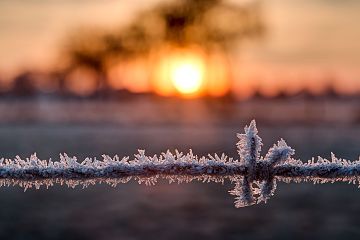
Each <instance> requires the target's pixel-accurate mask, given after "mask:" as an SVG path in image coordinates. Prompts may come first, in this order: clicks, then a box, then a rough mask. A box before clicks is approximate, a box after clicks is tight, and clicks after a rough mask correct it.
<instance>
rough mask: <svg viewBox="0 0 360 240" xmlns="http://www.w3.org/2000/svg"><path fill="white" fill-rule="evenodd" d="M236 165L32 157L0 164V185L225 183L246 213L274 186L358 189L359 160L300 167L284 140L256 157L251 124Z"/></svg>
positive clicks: (169, 157)
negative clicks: (230, 185)
mask: <svg viewBox="0 0 360 240" xmlns="http://www.w3.org/2000/svg"><path fill="white" fill-rule="evenodd" d="M237 136H238V138H239V142H238V143H237V148H238V153H239V159H232V158H229V157H227V156H225V155H224V154H222V155H220V156H219V155H217V154H215V155H210V154H209V155H208V156H206V157H198V156H196V155H194V154H193V153H192V151H191V150H190V152H189V153H187V154H184V153H181V152H178V151H175V153H171V152H170V151H167V152H165V153H162V154H160V155H154V156H146V155H145V151H144V150H139V151H138V153H137V154H135V155H134V159H132V160H130V158H129V157H123V158H119V157H118V156H114V157H110V156H107V155H103V156H102V157H103V159H102V160H101V161H100V160H97V159H91V158H86V159H85V160H84V161H82V162H79V161H78V160H77V159H76V157H69V156H68V155H66V154H63V155H60V161H52V160H51V159H50V160H41V159H39V158H38V157H37V156H36V154H34V155H32V156H31V157H30V158H26V159H25V160H23V159H21V158H20V157H18V156H17V157H16V158H15V159H12V160H11V159H1V160H0V185H1V186H11V185H19V186H21V187H24V188H25V190H26V189H27V188H31V187H35V188H37V189H38V188H40V186H42V185H45V186H46V187H49V186H53V185H54V184H56V183H59V184H66V185H68V186H69V187H75V186H77V185H81V186H83V187H87V186H89V185H93V184H96V183H99V182H100V183H101V182H105V183H108V184H110V185H112V186H116V185H117V184H118V183H126V182H128V181H130V180H131V179H132V178H133V179H135V180H137V181H138V182H139V183H145V184H146V185H153V184H155V183H156V181H157V180H158V179H159V178H165V179H168V180H169V182H170V183H171V182H178V183H182V182H191V181H193V180H200V181H204V182H209V181H215V182H224V181H225V180H226V179H229V180H230V181H231V182H234V183H235V188H234V189H233V190H231V191H230V194H232V195H235V206H236V207H244V206H249V205H253V204H256V203H260V202H267V200H268V199H269V198H270V197H271V196H272V195H273V194H274V192H275V188H276V181H283V182H290V181H295V182H302V181H313V182H314V183H326V182H335V181H346V182H350V183H357V184H360V160H357V161H353V162H351V161H348V160H343V159H339V158H336V157H335V155H334V154H331V159H330V160H327V159H324V158H321V157H318V159H317V161H315V160H314V159H311V160H309V161H308V162H306V163H303V162H302V161H300V160H296V159H294V158H292V156H293V155H294V154H295V151H294V150H293V149H292V148H291V147H289V146H288V145H287V144H286V142H285V141H284V140H282V139H281V140H280V141H278V142H277V144H274V146H273V147H272V148H270V149H269V151H268V153H267V154H266V155H265V157H261V156H260V152H261V147H262V140H261V138H260V137H259V136H258V130H257V128H256V123H255V121H252V122H251V123H250V125H249V126H246V127H245V133H244V134H238V135H237Z"/></svg>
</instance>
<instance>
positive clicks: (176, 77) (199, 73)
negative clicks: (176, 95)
mask: <svg viewBox="0 0 360 240" xmlns="http://www.w3.org/2000/svg"><path fill="white" fill-rule="evenodd" d="M170 78H171V81H172V83H173V84H174V87H175V89H176V90H177V91H178V92H180V93H182V94H194V93H196V92H198V91H199V90H200V88H201V85H202V84H203V81H204V66H203V62H202V61H201V59H197V58H195V57H190V58H189V57H188V56H187V57H184V58H180V59H177V60H174V62H172V63H171V66H170Z"/></svg>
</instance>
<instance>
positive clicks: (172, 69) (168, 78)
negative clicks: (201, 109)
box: [152, 48, 230, 98]
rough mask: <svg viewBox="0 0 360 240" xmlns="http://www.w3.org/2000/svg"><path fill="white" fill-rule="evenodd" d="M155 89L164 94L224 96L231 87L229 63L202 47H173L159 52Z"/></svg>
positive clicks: (154, 81)
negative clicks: (228, 71) (207, 52)
mask: <svg viewBox="0 0 360 240" xmlns="http://www.w3.org/2000/svg"><path fill="white" fill-rule="evenodd" d="M153 64H154V75H153V80H152V85H153V90H154V91H155V92H156V93H157V94H159V95H162V96H176V95H180V96H182V97H186V98H189V97H190V98H193V97H200V96H204V95H210V96H214V97H219V96H223V95H224V94H226V93H227V92H228V90H229V88H230V84H229V79H228V78H229V76H228V74H227V72H226V69H227V66H225V64H224V61H219V57H214V56H209V55H208V54H205V53H204V52H203V51H201V50H200V49H199V48H186V49H179V48H169V49H166V50H164V51H162V52H160V53H157V54H156V61H154V63H153Z"/></svg>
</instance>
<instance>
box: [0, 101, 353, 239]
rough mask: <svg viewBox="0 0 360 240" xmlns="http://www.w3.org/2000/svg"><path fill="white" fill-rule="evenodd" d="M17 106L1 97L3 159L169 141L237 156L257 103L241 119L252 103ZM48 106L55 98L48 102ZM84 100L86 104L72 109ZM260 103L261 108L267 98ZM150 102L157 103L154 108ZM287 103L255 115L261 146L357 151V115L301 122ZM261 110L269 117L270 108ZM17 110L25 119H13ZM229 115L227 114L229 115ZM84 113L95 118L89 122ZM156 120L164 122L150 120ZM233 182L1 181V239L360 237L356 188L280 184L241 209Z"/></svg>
mask: <svg viewBox="0 0 360 240" xmlns="http://www.w3.org/2000/svg"><path fill="white" fill-rule="evenodd" d="M11 104H14V103H10V102H8V104H5V103H4V102H2V103H1V106H0V107H1V109H2V110H1V113H2V115H3V116H4V117H2V121H1V122H2V123H1V125H0V152H1V155H2V156H4V157H14V156H15V155H17V154H18V155H20V156H21V157H26V156H29V155H30V154H31V153H33V152H37V153H38V156H39V157H41V158H44V159H45V158H49V157H52V158H53V159H56V158H57V156H58V154H59V153H61V152H67V153H68V154H69V155H76V156H78V157H79V158H84V157H85V156H98V157H100V156H101V154H102V153H106V154H109V155H114V154H119V155H127V154H130V155H131V154H134V153H135V152H136V149H137V148H143V149H146V150H147V152H148V153H150V154H154V153H159V152H160V151H163V150H166V149H167V148H169V149H175V148H178V149H180V150H184V151H186V150H187V149H189V148H192V149H193V150H194V152H195V153H196V154H200V155H202V154H207V153H215V152H216V153H221V152H225V153H227V154H229V155H230V156H233V157H237V154H236V148H235V142H236V141H237V139H236V135H235V133H236V132H241V131H243V127H244V124H245V123H246V121H247V120H248V119H247V118H249V119H250V118H252V117H256V111H250V110H251V109H252V110H254V109H256V108H254V107H253V108H250V107H249V108H248V109H249V110H248V111H247V112H246V111H245V110H243V112H244V115H243V117H242V118H241V117H239V116H241V113H240V111H241V110H240V109H246V107H245V106H246V105H242V107H239V106H232V107H231V106H230V105H227V106H228V107H227V111H228V112H230V113H233V114H235V116H237V117H234V115H231V114H230V115H225V114H222V115H221V114H220V115H219V114H218V115H216V114H211V113H216V110H213V108H205V107H199V106H203V105H202V104H200V105H199V103H195V104H194V103H191V102H187V103H185V104H188V105H187V106H186V107H181V105H176V104H171V103H170V102H166V101H164V104H163V105H157V104H153V105H151V103H141V104H138V105H136V104H135V105H130V106H129V105H126V104H125V105H121V104H120V103H118V107H114V105H111V104H110V105H108V104H103V105H96V103H95V104H91V103H89V102H88V103H85V102H82V103H81V102H78V103H76V104H75V103H74V104H67V105H66V106H67V107H63V108H61V107H59V106H61V104H62V103H59V102H57V103H56V102H51V101H47V102H45V103H44V104H45V105H41V104H39V103H35V102H31V101H30V102H26V101H24V102H17V103H16V104H15V105H11ZM31 104H32V105H31ZM49 104H55V105H52V106H53V107H49V106H50V105H49ZM56 104H58V105H56ZM77 104H78V105H77ZM79 104H80V106H81V107H77V108H76V106H79ZM133 104H134V103H133ZM147 104H148V105H147ZM149 104H150V105H151V106H149ZM166 104H168V106H167V107H166ZM268 104H271V103H268ZM338 104H341V102H340V103H338ZM29 105H31V106H33V107H31V108H30V107H29ZM34 106H38V107H39V108H35V107H34ZM44 106H45V107H44ZM56 106H58V107H56ZM63 106H65V105H63ZM100 106H101V107H100ZM110 106H112V107H110ZM136 106H137V107H136ZM171 106H172V107H171ZM256 106H257V108H258V109H261V108H264V105H262V106H261V105H256ZM266 106H270V105H266ZM274 106H277V108H278V111H280V112H281V109H280V110H279V108H280V107H279V106H282V105H279V104H276V105H274ZM283 106H285V104H284V105H283ZM309 106H313V107H314V106H317V105H316V103H314V104H313V105H309ZM328 106H331V105H328ZM334 106H335V107H336V105H334ZM346 106H348V108H350V107H349V106H353V107H354V108H353V109H355V110H356V107H357V105H356V104H353V105H351V104H346ZM42 107H43V108H42ZM46 107H49V108H46ZM156 107H157V108H156ZM36 109H42V111H43V112H39V110H36ZM44 109H45V110H46V109H52V110H53V112H52V114H51V111H45V110H44ZM74 109H77V110H74ZM89 109H93V112H92V111H90V110H89ZM110 109H112V111H110ZM152 109H157V112H156V111H155V112H154V111H152ZM159 109H160V110H159ZM199 109H200V110H199ZM201 109H203V110H201ZM204 109H207V110H206V111H205V110H204ZM220 109H222V108H220ZM286 109H288V110H287V111H283V112H284V113H286V114H288V115H284V114H283V115H281V114H280V115H279V114H277V116H282V119H283V120H282V121H279V122H277V121H269V120H268V121H263V120H261V119H260V120H259V123H258V127H259V131H260V136H261V137H262V138H263V140H264V144H265V146H264V149H265V150H266V149H267V148H268V147H269V146H271V145H272V144H273V143H274V142H275V141H277V140H278V139H279V138H284V139H285V140H287V142H288V144H289V145H290V146H292V147H294V148H295V149H296V150H297V152H296V157H297V158H301V159H304V160H307V159H308V158H310V157H311V156H317V155H321V156H324V157H329V156H330V152H331V151H333V152H334V153H336V154H337V155H338V156H339V157H344V158H348V159H351V160H354V159H357V158H358V155H359V154H360V125H359V124H357V123H356V122H354V121H353V120H351V121H350V120H349V119H352V118H351V117H347V118H346V116H348V115H345V114H344V112H343V114H342V115H341V114H339V113H337V112H333V114H332V115H333V116H335V117H337V119H340V120H338V121H335V120H332V121H327V119H322V120H321V119H320V120H319V119H315V120H314V119H313V120H312V121H303V122H301V121H300V120H298V121H292V120H291V117H292V116H294V115H295V114H291V113H292V112H291V111H295V110H294V109H296V107H295V108H294V107H293V106H292V105H289V104H288V105H286ZM289 109H290V110H289ZM291 109H292V110H291ZM298 109H299V108H298ZM339 109H343V111H346V108H342V107H341V108H339ZM344 109H345V110H344ZM95 110H96V111H95ZM355 110H354V111H348V114H350V116H352V115H351V114H354V112H355ZM26 111H27V112H26ZM34 111H35V112H34ZM221 111H223V110H221ZM258 111H259V112H263V114H265V113H264V111H265V109H264V110H262V111H260V110H258ZM267 111H268V113H269V114H267V115H268V116H270V115H271V114H270V113H271V112H274V111H276V110H273V109H272V108H268V109H267ZM44 112H46V113H47V115H44V114H43V113H44ZM15 113H17V114H18V115H17V116H23V117H24V118H22V119H21V118H18V119H17V121H15V120H16V119H15V115H16V114H15ZM21 113H23V114H21ZM245 113H247V115H246V114H245ZM85 114H88V115H85ZM89 114H92V115H89ZM236 114H237V115H236ZM9 116H13V119H10V118H9ZM31 116H38V118H36V119H34V118H32V117H31ZM39 116H41V117H42V120H41V119H40V117H39ZM55 116H56V117H55ZM58 116H67V118H65V117H64V118H60V117H58ZM109 116H117V118H109ZM147 116H149V117H147ZM155 116H157V118H156V117H155ZM160 116H161V117H160ZM219 116H223V118H221V119H220V118H219ZM226 116H230V117H229V118H228V121H227V119H226ZM274 116H275V114H274ZM287 116H288V118H287ZM299 116H301V114H299ZM319 116H323V115H319ZM329 116H330V114H329ZM85 117H87V119H89V121H83V120H84V119H86V118H85ZM302 117H303V119H305V117H304V116H302ZM7 118H8V119H7ZM286 118H287V119H288V120H287V121H285V120H284V119H286ZM4 119H5V120H4ZM9 119H10V120H11V121H10V120H9ZM49 119H50V120H49ZM94 119H95V120H94ZM114 119H115V120H114ZM116 119H117V120H116ZM119 119H120V120H119ZM122 119H125V120H122ZM126 119H128V120H126ZM129 119H130V120H129ZM134 119H135V120H134ZM156 119H157V121H158V122H156V121H153V120H156ZM219 119H220V120H219ZM268 119H270V120H271V118H268ZM237 122H238V123H237ZM130 123H131V124H130ZM231 188H232V186H231V185H230V184H229V183H226V184H225V185H224V186H222V185H220V184H201V183H191V184H183V185H176V184H173V185H168V184H167V183H165V182H161V183H160V184H158V185H156V186H154V187H146V186H143V185H137V184H136V183H133V182H131V183H129V184H123V185H119V186H118V187H116V188H111V187H109V186H107V185H97V186H93V187H90V188H87V189H80V188H77V189H75V190H74V189H68V188H66V187H61V186H57V187H54V188H51V189H49V190H45V189H41V190H38V191H36V190H28V191H27V192H25V193H23V190H22V189H20V188H18V187H11V188H1V189H0V196H1V197H0V205H1V208H0V239H10V238H11V239H81V238H86V239H137V238H147V239H199V238H205V237H206V238H209V239H240V238H241V239H273V238H277V239H289V238H292V239H304V238H306V239H319V238H320V239H339V238H340V237H342V238H346V239H358V238H359V237H360V230H359V228H358V216H359V214H360V205H359V202H360V191H359V190H358V189H357V186H353V185H347V184H333V185H311V184H280V185H279V186H278V189H277V191H276V195H275V196H274V197H272V198H271V199H270V202H269V203H268V204H266V205H264V204H261V205H258V206H253V207H248V208H244V209H235V207H234V205H233V197H232V196H230V195H229V194H228V193H227V191H228V190H230V189H231Z"/></svg>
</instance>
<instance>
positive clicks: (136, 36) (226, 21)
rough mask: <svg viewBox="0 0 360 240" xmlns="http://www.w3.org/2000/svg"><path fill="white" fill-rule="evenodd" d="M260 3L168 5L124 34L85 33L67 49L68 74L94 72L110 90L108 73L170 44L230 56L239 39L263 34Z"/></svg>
mask: <svg viewBox="0 0 360 240" xmlns="http://www.w3.org/2000/svg"><path fill="white" fill-rule="evenodd" d="M260 7H261V5H260V2H259V1H243V3H238V4H235V3H229V2H227V1H225V0H180V1H175V2H165V3H162V4H159V5H157V6H155V7H154V8H153V9H149V10H147V11H145V12H142V13H140V14H139V15H138V16H137V17H136V18H135V20H134V21H133V22H132V23H131V24H129V25H128V26H127V27H125V28H121V29H120V30H119V31H114V32H108V33H101V34H97V33H96V32H95V31H87V32H80V33H78V34H77V35H75V36H73V37H72V38H70V39H69V41H68V43H67V45H66V51H65V56H66V57H67V59H68V61H67V67H66V72H68V73H70V72H72V71H73V70H74V69H76V68H77V67H87V68H90V69H92V70H94V71H95V72H96V73H97V75H98V77H97V79H98V80H97V81H98V89H99V90H101V91H104V90H107V89H109V88H110V87H109V85H108V83H107V81H106V72H107V69H108V68H110V67H111V65H112V63H113V62H114V61H116V59H117V60H119V59H122V60H123V59H129V58H133V57H136V56H146V55H147V54H149V53H150V51H152V50H154V49H157V48H159V47H161V46H164V45H166V44H171V45H175V46H179V47H186V46H188V45H198V46H201V47H202V48H203V49H204V50H205V51H207V52H211V51H212V50H213V49H221V51H223V52H224V53H229V52H230V50H231V49H233V47H234V45H235V44H238V43H239V41H240V40H243V39H245V38H250V37H259V36H262V35H263V33H264V29H265V28H264V24H263V20H262V18H261V14H260V13H261V11H260Z"/></svg>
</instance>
